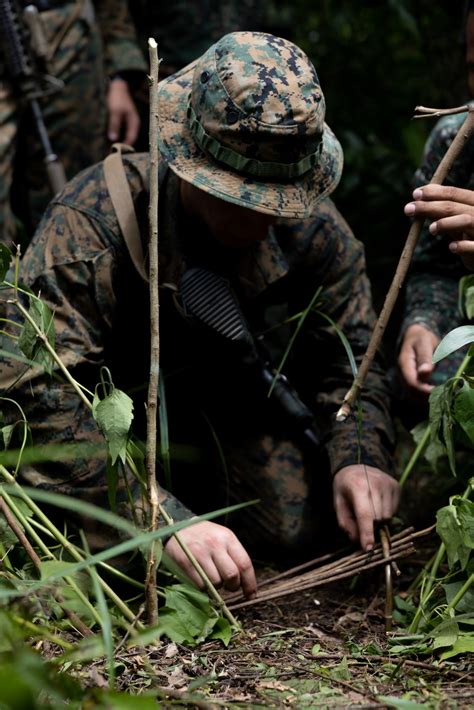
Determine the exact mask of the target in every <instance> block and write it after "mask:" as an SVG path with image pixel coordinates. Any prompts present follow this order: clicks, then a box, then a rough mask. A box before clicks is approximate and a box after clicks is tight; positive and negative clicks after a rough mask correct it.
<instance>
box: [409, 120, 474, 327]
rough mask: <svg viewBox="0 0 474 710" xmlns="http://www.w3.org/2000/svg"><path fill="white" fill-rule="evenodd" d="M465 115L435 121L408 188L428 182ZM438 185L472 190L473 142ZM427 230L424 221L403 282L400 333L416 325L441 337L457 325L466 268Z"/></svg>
mask: <svg viewBox="0 0 474 710" xmlns="http://www.w3.org/2000/svg"><path fill="white" fill-rule="evenodd" d="M465 117H466V115H465V114H457V115H453V116H445V117H443V118H442V119H441V120H440V121H438V123H437V124H436V126H435V127H434V129H433V131H432V132H431V134H430V136H429V138H428V141H427V143H426V146H425V150H424V153H423V159H422V162H421V165H420V167H419V168H418V170H417V171H416V173H415V178H414V187H420V186H422V185H426V184H427V183H428V182H430V180H431V178H432V176H433V174H434V172H435V170H436V168H437V167H438V165H439V163H440V161H441V159H442V158H443V156H444V154H445V153H446V151H447V149H448V147H449V146H450V145H451V143H452V141H453V139H454V137H455V136H456V133H457V132H458V130H459V128H460V126H461V125H462V123H463V122H464V119H465ZM444 184H446V185H454V186H456V187H462V188H466V189H471V190H472V189H474V138H471V139H470V140H469V142H468V143H467V145H466V146H465V147H464V149H463V152H462V153H461V155H460V156H459V158H458V160H457V161H456V162H455V164H454V166H453V168H452V169H451V171H450V173H449V175H448V177H447V178H446V180H445V183H444ZM428 226H429V225H428V224H427V223H425V225H424V227H423V230H422V233H421V236H420V241H419V243H418V245H417V247H416V250H415V255H414V258H413V262H412V266H411V271H410V276H409V279H408V281H407V289H406V299H405V317H404V321H403V326H402V332H404V331H405V330H406V328H408V326H409V325H412V324H414V323H422V324H424V325H426V326H427V327H428V328H429V329H430V330H431V331H432V332H434V333H436V335H438V336H439V337H440V338H441V337H443V336H444V335H446V333H447V332H449V331H450V330H452V329H453V328H455V327H456V326H457V325H460V321H461V314H460V313H459V308H458V282H459V279H460V278H461V276H463V275H464V274H465V273H466V269H465V267H464V266H463V264H462V262H461V260H460V259H459V257H457V256H455V255H454V254H452V252H450V251H449V249H448V245H447V241H446V237H444V236H443V235H442V234H441V235H435V236H433V235H431V234H430V232H429V230H428Z"/></svg>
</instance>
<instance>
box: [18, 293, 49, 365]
mask: <svg viewBox="0 0 474 710" xmlns="http://www.w3.org/2000/svg"><path fill="white" fill-rule="evenodd" d="M28 313H29V315H30V316H31V319H32V320H33V321H34V322H35V323H36V325H37V326H38V328H39V330H40V331H41V332H42V333H43V334H44V335H46V338H47V340H48V343H49V344H50V345H51V347H52V348H54V343H55V335H54V322H53V321H54V318H53V314H52V312H51V311H50V309H49V308H48V306H47V305H46V304H45V303H43V301H41V300H40V299H38V298H36V297H34V296H30V308H29V311H28ZM18 347H19V348H20V350H21V351H22V353H23V354H24V355H26V357H27V358H29V359H30V360H34V361H35V362H36V363H38V364H39V365H42V366H43V367H44V369H45V370H46V372H49V373H50V374H51V372H52V370H53V358H52V356H51V355H50V353H49V352H48V350H47V349H46V346H45V345H44V343H43V341H42V340H41V339H40V338H39V337H38V335H37V333H36V331H35V329H34V328H33V326H32V325H31V323H30V322H29V321H25V323H24V325H23V328H22V331H21V333H20V337H19V339H18Z"/></svg>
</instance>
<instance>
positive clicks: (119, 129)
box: [107, 79, 140, 145]
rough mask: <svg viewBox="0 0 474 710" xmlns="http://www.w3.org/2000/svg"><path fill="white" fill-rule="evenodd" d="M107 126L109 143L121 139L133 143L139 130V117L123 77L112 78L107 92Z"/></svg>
mask: <svg viewBox="0 0 474 710" xmlns="http://www.w3.org/2000/svg"><path fill="white" fill-rule="evenodd" d="M107 111H108V116H109V118H108V127H107V137H108V139H109V141H110V142H111V143H114V142H116V141H118V140H121V141H122V142H123V143H127V145H134V143H135V141H136V140H137V138H138V131H139V130H140V117H139V115H138V112H137V109H136V108H135V104H134V103H133V99H132V97H131V96H130V91H129V89H128V84H127V82H126V81H124V80H123V79H113V80H112V81H111V82H110V84H109V89H108V92H107Z"/></svg>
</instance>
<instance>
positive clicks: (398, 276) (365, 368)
mask: <svg viewBox="0 0 474 710" xmlns="http://www.w3.org/2000/svg"><path fill="white" fill-rule="evenodd" d="M463 108H464V107H463ZM465 108H466V110H467V116H466V119H465V121H464V123H463V124H462V126H461V127H460V129H459V131H458V132H457V134H456V137H455V138H454V140H453V142H452V143H451V145H450V146H449V148H448V150H447V151H446V153H445V155H444V157H443V159H442V160H441V162H440V164H439V165H438V167H437V169H436V171H435V173H434V175H433V177H432V179H431V183H432V184H436V185H441V184H442V183H443V182H444V180H445V178H446V176H447V174H448V173H449V171H450V169H451V168H452V166H453V163H454V162H455V160H456V159H457V158H458V156H459V155H460V153H461V151H462V149H463V147H464V146H465V145H466V143H467V141H468V139H469V137H470V136H471V134H472V131H473V129H474V106H466V107H465ZM452 112H454V113H456V112H458V109H453V110H452ZM423 222H424V220H423V219H415V220H414V222H413V224H412V226H411V228H410V231H409V232H408V237H407V241H406V244H405V247H404V249H403V251H402V254H401V256H400V260H399V262H398V266H397V269H396V272H395V276H394V277H393V281H392V283H391V284H390V288H389V290H388V291H387V295H386V297H385V302H384V305H383V308H382V310H381V312H380V315H379V317H378V318H377V322H376V324H375V327H374V330H373V332H372V336H371V338H370V342H369V344H368V346H367V350H366V352H365V355H364V357H363V358H362V362H361V364H360V367H359V371H358V373H357V377H355V378H354V381H353V383H352V386H351V388H350V389H349V391H348V392H347V393H346V395H345V397H344V399H343V402H342V405H341V407H340V409H339V411H338V412H337V415H336V419H337V421H344V420H345V419H347V417H348V416H349V414H350V412H351V410H352V407H353V405H354V402H355V401H356V400H357V399H358V397H359V395H360V393H361V391H362V388H363V386H364V383H365V380H366V377H367V374H368V372H369V369H370V367H371V365H372V362H373V360H374V357H375V355H376V353H377V350H378V349H379V347H380V343H381V342H382V337H383V335H384V333H385V329H386V327H387V324H388V321H389V319H390V316H391V315H392V311H393V308H394V306H395V303H396V301H397V298H398V295H399V293H400V291H401V288H402V286H403V282H404V281H405V277H406V275H407V272H408V268H409V266H410V263H411V259H412V257H413V252H414V250H415V247H416V244H417V242H418V238H419V236H420V232H421V228H422V226H423Z"/></svg>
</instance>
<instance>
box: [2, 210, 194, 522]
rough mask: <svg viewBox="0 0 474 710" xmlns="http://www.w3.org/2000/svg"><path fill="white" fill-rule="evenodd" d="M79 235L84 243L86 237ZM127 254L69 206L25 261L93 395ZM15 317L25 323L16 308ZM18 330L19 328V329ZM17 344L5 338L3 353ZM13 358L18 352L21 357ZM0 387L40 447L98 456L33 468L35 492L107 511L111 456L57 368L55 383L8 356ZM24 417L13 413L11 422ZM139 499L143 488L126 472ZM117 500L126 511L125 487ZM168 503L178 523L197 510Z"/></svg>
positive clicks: (45, 224) (50, 219) (68, 360)
mask: <svg viewBox="0 0 474 710" xmlns="http://www.w3.org/2000/svg"><path fill="white" fill-rule="evenodd" d="M79 235H80V238H79ZM125 258H126V257H125V255H124V254H123V253H121V252H120V251H119V250H118V249H117V247H116V246H114V244H113V242H112V240H110V239H107V228H106V226H105V224H104V223H100V222H99V221H98V220H96V219H93V218H91V217H90V216H89V215H88V214H87V212H80V211H78V210H75V209H72V208H70V207H68V206H67V205H62V204H58V203H56V204H53V205H52V206H50V208H49V209H48V212H47V213H46V216H45V218H44V219H43V221H42V223H41V225H40V228H39V231H38V233H37V235H36V237H35V239H34V241H33V242H32V244H31V246H30V248H29V250H28V251H27V252H26V254H25V257H24V259H23V262H22V265H21V266H22V273H21V279H22V281H23V282H24V283H26V284H27V285H28V287H29V288H30V289H31V290H32V291H33V292H34V293H35V294H41V299H42V300H43V301H44V302H45V303H47V304H48V306H49V307H50V309H51V310H52V311H53V312H54V325H55V336H56V345H55V349H56V352H57V353H58V354H59V356H60V357H61V359H62V361H63V363H64V364H65V365H66V366H67V367H68V369H69V371H70V372H71V374H72V376H73V377H74V378H75V379H76V380H77V381H78V382H80V383H81V384H82V385H84V386H86V387H87V388H88V389H89V390H91V391H94V388H95V385H96V384H97V382H98V379H99V368H100V366H101V365H107V362H106V361H105V356H104V353H105V342H106V340H107V338H108V336H109V334H110V332H111V328H112V325H113V323H114V316H115V306H116V296H115V284H118V283H120V279H121V273H122V269H123V264H124V259H125ZM9 308H10V313H8V317H10V318H13V319H15V320H16V321H17V322H20V319H19V316H18V314H17V313H16V312H15V311H16V309H14V307H13V306H12V305H10V306H9ZM14 330H15V329H14ZM7 347H9V348H10V349H12V345H11V343H9V342H7V341H6V339H4V342H3V343H2V348H7ZM13 351H14V353H15V352H16V353H17V354H19V353H18V350H16V351H15V349H14V348H13ZM0 386H1V389H2V391H3V393H4V396H8V397H11V398H13V399H14V400H16V401H17V402H20V403H21V406H22V407H23V410H24V412H25V415H26V418H27V420H28V423H29V426H30V428H31V433H32V437H33V442H34V444H35V445H43V444H62V443H74V444H83V445H85V446H87V447H88V446H91V445H92V446H95V447H96V450H95V451H94V454H93V455H84V454H83V455H82V456H81V457H80V458H76V459H74V460H65V461H54V462H48V463H47V464H44V465H35V467H34V468H32V467H26V468H25V469H24V470H23V476H24V478H26V480H27V481H28V482H29V483H30V484H32V485H35V486H37V485H41V486H42V487H44V488H47V489H51V490H54V491H56V492H61V493H63V494H65V495H71V496H79V497H81V498H84V499H86V500H88V501H90V502H94V503H95V504H96V505H101V506H104V505H107V499H108V498H107V482H106V475H105V470H106V468H105V461H106V451H105V445H104V440H103V437H102V434H101V433H100V432H99V431H98V428H97V425H96V423H95V421H94V419H93V417H92V414H91V412H90V410H89V409H88V407H87V406H86V405H85V404H84V403H83V401H82V400H81V398H80V396H79V395H78V394H77V393H76V392H75V391H74V389H73V388H72V386H71V385H70V384H69V383H68V382H66V381H65V379H64V377H63V376H62V375H61V373H60V372H59V371H58V369H57V368H55V372H54V376H53V377H52V378H50V377H49V376H47V375H45V374H44V371H43V369H42V368H28V367H25V365H24V364H22V363H21V362H19V361H18V360H14V359H13V358H8V357H5V356H3V357H2V359H1V363H0ZM16 411H17V410H16V409H15V408H14V407H13V408H12V412H11V413H10V415H11V416H13V415H14V414H15V412H16ZM127 477H128V481H129V486H130V488H131V489H132V491H133V493H134V496H136V497H138V496H139V488H138V485H137V484H136V482H135V481H134V479H132V478H131V474H130V473H129V472H128V473H127ZM118 500H119V501H122V503H123V504H124V505H125V504H126V500H127V495H126V490H125V486H123V485H122V488H121V489H119V493H118ZM162 502H163V503H164V504H165V507H166V508H167V509H168V512H169V513H170V514H171V515H172V516H173V517H174V518H175V519H178V520H180V519H184V518H188V517H190V516H191V515H192V514H191V512H190V511H188V510H187V509H185V508H184V506H182V505H181V504H180V503H179V501H177V500H176V499H174V498H173V497H172V496H170V495H168V494H166V493H165V492H163V498H162Z"/></svg>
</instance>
